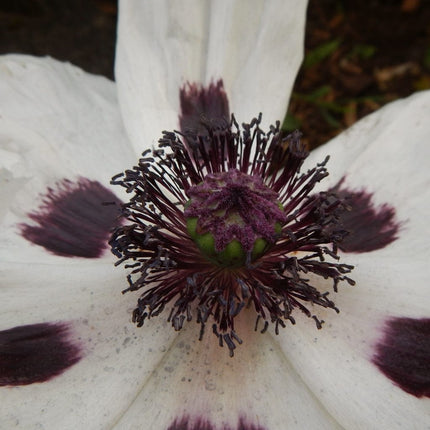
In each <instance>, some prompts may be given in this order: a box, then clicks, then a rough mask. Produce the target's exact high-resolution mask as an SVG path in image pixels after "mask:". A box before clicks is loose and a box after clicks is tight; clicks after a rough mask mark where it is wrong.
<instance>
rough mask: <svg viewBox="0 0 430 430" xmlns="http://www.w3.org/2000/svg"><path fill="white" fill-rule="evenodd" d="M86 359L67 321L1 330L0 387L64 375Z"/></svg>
mask: <svg viewBox="0 0 430 430" xmlns="http://www.w3.org/2000/svg"><path fill="white" fill-rule="evenodd" d="M81 358H82V354H81V348H80V347H79V346H78V345H77V344H75V343H74V342H73V341H72V339H71V330H70V328H69V325H68V324H66V323H41V324H32V325H24V326H19V327H14V328H11V329H9V330H3V331H0V386H5V385H12V386H14V385H29V384H34V383H35V382H45V381H47V380H49V379H51V378H53V377H54V376H57V375H60V374H61V373H63V372H64V371H65V370H67V369H68V368H69V367H71V366H73V365H74V364H76V363H77V362H78V361H79V360H80V359H81Z"/></svg>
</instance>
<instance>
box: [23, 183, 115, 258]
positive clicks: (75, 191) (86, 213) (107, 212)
mask: <svg viewBox="0 0 430 430" xmlns="http://www.w3.org/2000/svg"><path fill="white" fill-rule="evenodd" d="M41 200H42V203H41V205H40V207H39V208H38V209H37V210H36V211H34V212H31V213H29V214H28V217H29V218H30V219H31V220H33V221H35V222H36V223H37V225H29V224H21V225H20V229H21V234H22V236H23V237H24V238H26V239H27V240H29V241H30V242H32V243H35V244H36V245H40V246H43V247H44V248H45V249H46V250H48V251H49V252H51V253H53V254H55V255H60V256H66V257H85V258H97V257H100V256H101V255H102V253H103V251H104V250H105V249H106V248H107V240H108V239H109V235H110V231H111V229H112V227H114V226H115V224H116V223H117V218H118V215H119V207H120V204H121V201H120V200H119V199H118V198H117V197H116V196H115V194H113V193H112V191H110V190H108V189H107V188H105V187H104V186H103V185H101V184H100V183H99V182H97V181H90V180H89V179H86V178H79V179H78V180H76V181H75V182H72V181H70V180H68V179H63V180H62V181H60V182H58V183H57V184H56V186H55V188H51V187H49V188H48V189H47V192H46V193H45V194H44V195H42V196H41Z"/></svg>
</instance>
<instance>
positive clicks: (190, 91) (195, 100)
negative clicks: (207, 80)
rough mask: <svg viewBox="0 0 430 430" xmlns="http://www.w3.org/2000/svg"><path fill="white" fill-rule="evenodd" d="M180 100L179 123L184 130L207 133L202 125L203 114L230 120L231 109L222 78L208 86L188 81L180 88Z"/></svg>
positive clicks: (217, 118)
mask: <svg viewBox="0 0 430 430" xmlns="http://www.w3.org/2000/svg"><path fill="white" fill-rule="evenodd" d="M179 102H180V107H181V113H180V115H179V124H180V127H181V130H182V131H185V130H188V129H193V130H197V131H198V132H199V133H206V129H205V128H204V127H203V126H202V124H201V120H202V116H204V117H206V118H207V119H210V120H215V121H216V120H221V119H226V120H228V119H229V117H230V110H229V106H228V99H227V94H226V92H225V91H224V86H223V82H222V79H220V80H219V81H218V82H216V83H213V82H212V83H211V84H210V85H209V86H208V87H203V86H201V85H198V84H191V83H187V84H186V85H184V87H182V88H181V89H180V92H179Z"/></svg>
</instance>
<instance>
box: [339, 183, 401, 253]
mask: <svg viewBox="0 0 430 430" xmlns="http://www.w3.org/2000/svg"><path fill="white" fill-rule="evenodd" d="M343 181H344V179H342V180H341V181H340V182H339V184H338V185H337V186H336V187H334V188H333V189H332V190H331V191H334V192H336V193H337V195H338V196H339V197H341V198H342V199H344V200H345V202H346V203H347V205H348V206H349V207H350V208H351V210H347V211H344V212H343V213H342V214H341V216H340V221H341V224H342V228H344V229H345V230H346V231H348V233H349V234H348V235H347V236H346V237H345V238H344V239H343V240H342V242H341V243H340V244H339V248H340V249H341V250H342V251H343V252H357V253H361V252H370V251H375V250H377V249H382V248H384V247H386V246H387V245H389V244H390V243H392V242H394V241H395V240H396V239H397V238H398V233H399V230H400V224H399V223H398V222H397V220H396V216H395V215H396V212H395V209H394V207H392V206H391V205H389V204H388V203H385V204H383V205H380V206H378V207H375V205H374V204H373V202H372V196H373V195H372V193H369V192H367V191H364V190H361V191H352V190H349V189H348V188H345V187H344V186H343V185H342V184H343Z"/></svg>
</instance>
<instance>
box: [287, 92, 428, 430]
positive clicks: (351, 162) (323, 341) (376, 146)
mask: <svg viewBox="0 0 430 430" xmlns="http://www.w3.org/2000/svg"><path fill="white" fill-rule="evenodd" d="M429 115H430V93H429V92H427V93H418V94H416V95H414V96H412V97H410V98H408V99H406V100H403V101H398V102H395V103H392V104H390V105H388V106H386V107H385V108H383V109H381V110H380V111H378V112H376V113H374V114H372V115H370V116H369V117H366V118H365V119H364V120H361V121H360V122H359V123H357V124H356V125H355V126H354V127H352V128H351V129H350V130H348V131H347V132H345V133H343V134H342V135H341V136H339V137H338V138H336V139H334V140H333V141H332V142H331V143H329V144H328V145H326V146H325V147H322V148H320V149H319V150H317V151H316V152H315V153H314V154H312V155H311V158H312V159H313V160H314V161H315V159H317V160H318V159H320V158H321V157H322V156H321V153H327V152H328V153H331V155H332V159H331V162H330V172H332V171H333V170H334V175H333V176H332V179H331V185H334V184H335V183H336V182H337V181H338V180H339V179H340V178H341V177H342V176H343V174H346V186H347V187H348V188H352V189H357V190H360V189H363V188H364V189H366V190H367V191H368V192H371V193H373V194H374V202H375V204H376V205H378V204H383V203H388V204H391V205H392V206H393V207H394V208H395V210H396V216H397V219H398V221H400V222H402V227H401V231H400V234H399V238H398V239H397V240H396V241H394V242H393V243H392V244H390V245H388V246H387V247H386V248H384V249H381V250H378V251H373V252H369V253H363V254H346V255H342V259H341V262H347V263H350V264H355V266H356V267H355V269H354V271H353V273H352V275H351V277H352V278H353V279H354V280H355V281H356V282H357V285H356V286H355V287H346V288H342V287H341V288H340V292H339V293H338V294H337V295H336V294H333V295H332V299H333V300H334V301H335V303H336V305H337V306H338V307H339V309H340V311H341V313H340V314H339V315H336V314H335V313H333V312H330V311H326V310H318V309H313V312H315V313H316V314H317V315H318V316H320V317H321V318H322V319H324V320H325V321H326V324H325V325H324V326H323V329H322V330H316V329H314V328H313V327H312V324H311V323H310V322H309V321H306V318H302V317H300V316H299V317H298V318H297V324H296V326H294V327H291V328H288V329H287V330H283V331H282V332H281V334H280V338H279V341H280V345H281V348H282V349H283V350H284V352H285V354H286V355H287V357H288V358H289V359H290V360H291V362H292V364H293V367H294V368H295V369H296V371H297V372H298V373H299V374H300V375H302V378H303V379H304V381H305V383H306V384H307V385H308V386H309V387H310V388H311V389H312V390H313V391H314V392H315V393H318V396H319V398H320V399H321V401H322V403H323V404H324V405H325V406H326V407H327V410H328V411H329V412H330V413H331V414H332V415H333V416H334V417H335V418H336V419H337V421H338V422H339V423H340V424H341V425H342V426H343V427H345V428H369V429H376V428H399V429H401V428H412V429H421V428H427V427H428V423H429V422H430V408H429V405H430V400H428V399H418V398H416V397H414V396H412V395H411V394H407V393H406V392H404V391H402V389H400V388H399V387H397V386H396V385H395V384H394V383H393V382H392V381H390V380H389V379H388V378H387V377H385V376H384V375H383V374H382V373H381V372H380V371H379V370H378V368H377V367H376V366H375V365H374V364H373V363H372V357H373V356H374V354H375V346H376V345H377V343H378V342H379V341H380V339H381V338H382V336H383V329H384V322H386V320H387V319H388V318H390V317H408V318H428V310H429V309H430V298H429V295H428V292H427V285H428V261H429V257H430V255H429V246H428V236H429V233H430V230H429V226H428V222H427V214H428V210H429V202H430V199H429V188H430V187H429V185H430V180H429V179H430V176H429V173H428V168H427V163H428V160H429V155H430V153H429V148H428V144H427V143H426V142H428V137H429V136H430V125H429V123H428V118H429ZM311 161H312V160H311ZM331 167H333V168H334V169H332V168H331Z"/></svg>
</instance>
